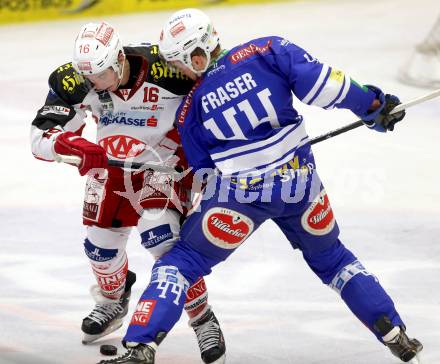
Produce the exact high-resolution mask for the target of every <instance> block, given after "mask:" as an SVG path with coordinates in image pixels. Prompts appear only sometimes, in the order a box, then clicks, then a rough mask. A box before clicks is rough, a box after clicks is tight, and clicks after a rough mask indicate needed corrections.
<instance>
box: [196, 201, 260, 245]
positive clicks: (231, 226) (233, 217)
mask: <svg viewBox="0 0 440 364" xmlns="http://www.w3.org/2000/svg"><path fill="white" fill-rule="evenodd" d="M253 230H254V223H253V221H252V220H251V219H250V218H249V217H247V216H246V215H243V214H241V213H239V212H237V211H234V210H230V209H226V208H222V207H214V208H212V209H210V210H209V211H208V212H207V213H206V214H205V216H204V217H203V233H204V234H205V236H206V238H207V239H208V240H209V241H210V242H211V243H213V244H214V245H216V246H218V247H220V248H223V249H235V248H237V247H238V246H239V245H241V244H242V243H243V242H244V241H245V240H246V238H247V237H248V236H249V235H250V234H251V233H252V231H253Z"/></svg>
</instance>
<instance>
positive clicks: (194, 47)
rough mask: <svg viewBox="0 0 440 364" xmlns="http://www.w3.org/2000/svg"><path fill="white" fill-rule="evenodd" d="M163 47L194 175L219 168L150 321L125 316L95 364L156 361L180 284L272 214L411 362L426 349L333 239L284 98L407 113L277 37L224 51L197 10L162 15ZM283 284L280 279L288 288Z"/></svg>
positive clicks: (159, 285)
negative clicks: (177, 82)
mask: <svg viewBox="0 0 440 364" xmlns="http://www.w3.org/2000/svg"><path fill="white" fill-rule="evenodd" d="M159 50H160V53H161V55H162V56H163V57H164V58H165V59H166V60H167V61H168V62H170V63H171V64H172V65H173V66H174V67H176V68H178V69H180V70H181V71H182V72H184V73H185V74H186V75H188V76H190V77H191V78H193V79H195V80H197V81H196V84H195V85H194V87H193V88H192V90H191V92H190V93H189V94H188V96H187V97H186V99H185V101H184V102H183V103H182V105H181V106H180V108H179V110H178V112H177V122H178V126H179V132H180V136H181V140H182V144H183V147H184V150H185V153H186V155H187V158H188V162H189V164H190V165H191V166H192V167H193V168H194V169H195V173H196V175H200V176H203V175H205V174H206V173H207V172H209V171H211V172H212V171H214V170H215V171H216V173H214V174H212V175H211V178H210V179H209V181H208V182H207V187H206V191H207V192H205V198H204V199H203V201H202V202H201V205H200V209H199V210H198V212H194V213H193V214H191V215H190V216H189V217H188V219H187V220H186V221H185V224H184V225H183V227H182V230H181V234H180V240H179V241H178V242H177V243H176V244H175V245H174V247H173V248H172V249H171V250H170V251H169V252H168V253H167V254H165V255H164V256H163V257H162V258H161V259H160V260H158V261H156V264H155V266H154V267H153V271H152V276H151V281H150V284H149V286H148V287H147V288H146V290H145V292H144V294H143V295H142V297H141V300H140V302H142V303H143V304H144V305H148V307H149V309H148V317H149V321H148V324H147V325H138V324H136V323H135V322H133V321H132V323H131V324H130V326H129V328H128V331H127V334H126V335H125V337H124V339H123V340H124V343H125V345H126V347H127V349H128V350H127V352H126V353H125V354H124V355H122V356H121V357H119V358H117V359H113V360H111V361H102V362H101V364H105V363H113V364H134V363H142V364H153V363H154V361H155V352H156V350H157V346H158V344H159V343H160V341H161V340H160V339H161V337H163V335H164V333H167V332H169V331H170V330H171V329H172V327H173V326H174V324H175V323H176V321H177V320H178V318H179V316H180V314H181V312H182V309H183V307H184V301H185V300H184V294H183V293H184V292H186V289H187V288H188V287H189V286H191V284H192V283H193V282H194V280H196V279H197V277H199V276H200V275H206V274H209V273H210V272H211V268H212V267H213V266H215V265H216V264H219V263H221V262H222V261H224V260H226V259H227V258H228V257H229V256H230V255H231V254H232V253H233V252H234V251H235V250H236V249H237V248H238V247H239V246H240V245H241V244H242V243H243V242H244V241H245V240H246V239H247V238H248V237H249V236H250V235H251V234H252V233H253V232H254V231H255V230H256V229H257V228H258V227H259V226H260V225H261V224H262V223H263V222H264V221H266V220H268V219H271V220H272V221H274V222H275V223H276V224H277V225H278V227H279V228H280V229H281V230H282V232H283V233H284V235H285V236H286V237H287V239H288V240H289V242H290V244H291V245H292V247H293V248H294V249H298V250H300V251H301V252H302V255H303V257H304V259H305V261H306V262H307V264H308V265H309V267H310V268H311V269H312V271H313V272H314V273H315V274H316V275H317V276H318V277H319V279H320V280H321V281H322V282H323V283H324V284H326V285H328V286H329V287H330V288H332V289H333V290H334V291H335V292H336V293H337V294H338V295H340V297H341V298H342V300H343V301H344V302H345V304H346V305H347V306H348V307H349V309H350V310H351V311H352V312H353V314H354V315H355V316H356V317H357V318H358V319H359V320H360V321H361V322H362V323H363V324H364V325H365V326H366V327H367V328H368V329H369V330H370V331H371V333H372V334H373V335H374V336H375V337H376V338H377V339H378V340H379V341H380V342H381V343H382V344H384V345H386V346H387V347H388V348H389V349H390V350H391V352H392V353H393V354H394V355H396V356H397V357H398V358H400V359H401V360H402V361H404V362H409V361H411V360H413V359H414V358H415V357H416V354H417V353H418V352H419V351H421V350H422V344H421V343H420V342H419V341H418V340H416V339H410V338H408V336H407V334H406V326H405V324H404V322H403V320H402V318H401V317H400V315H399V313H398V312H397V311H396V309H395V307H394V303H393V301H392V299H391V298H390V297H389V295H388V294H387V293H386V292H385V290H384V289H383V288H382V286H381V285H380V283H379V281H378V279H377V278H376V277H375V276H374V275H373V274H372V273H371V272H369V271H368V270H367V269H366V268H365V267H364V266H363V265H362V263H361V262H360V261H359V260H358V259H357V257H355V256H354V254H353V253H352V252H351V251H350V250H349V249H347V248H346V247H345V246H344V245H343V243H342V242H341V241H340V239H339V228H338V225H337V223H336V220H335V217H334V214H333V210H332V208H331V205H330V201H329V198H328V195H327V193H326V191H325V189H324V187H323V184H322V182H321V180H320V178H319V176H318V174H317V173H316V165H315V161H314V157H313V153H312V150H311V147H310V143H309V138H308V136H307V133H306V131H305V128H304V122H303V118H302V116H301V115H299V114H298V112H297V111H296V109H295V108H294V105H293V95H292V94H294V95H295V96H296V97H297V98H298V99H299V100H301V101H302V102H303V103H306V104H309V105H316V106H320V107H322V108H325V109H331V108H334V107H337V108H345V109H349V110H351V111H352V112H353V113H355V114H356V115H358V116H359V117H360V118H361V119H362V120H364V122H365V124H366V125H367V126H368V127H369V128H371V129H373V130H377V131H380V132H386V131H391V130H393V128H394V126H395V124H396V123H397V122H399V121H400V120H402V119H403V117H404V116H405V112H404V111H403V112H399V113H396V114H390V110H392V109H393V108H394V107H395V106H396V105H397V104H399V99H398V98H397V97H396V96H394V95H390V94H384V93H383V92H382V91H381V90H380V89H379V88H378V87H375V86H371V85H368V86H360V85H359V84H357V83H356V82H354V81H353V80H352V79H351V78H350V77H349V76H348V75H347V74H345V73H344V72H342V71H339V70H337V69H335V68H333V67H330V66H328V65H325V64H322V63H320V62H319V61H318V60H317V59H316V58H314V57H312V56H311V55H310V54H309V53H307V52H306V51H305V50H303V49H302V48H300V47H298V46H297V45H295V44H293V43H292V42H290V41H289V40H287V39H283V38H281V37H276V36H270V37H264V38H258V39H253V40H251V41H249V42H246V43H244V44H242V45H239V46H236V47H233V48H232V49H230V50H222V49H221V47H220V44H219V37H218V35H217V33H216V32H215V30H214V28H213V26H212V24H211V21H210V19H209V18H208V17H207V16H206V14H204V13H203V12H201V11H199V10H197V9H184V10H181V11H179V12H177V13H175V14H173V15H172V16H171V17H170V18H169V20H168V21H167V22H166V23H165V26H164V28H163V32H162V34H161V38H160V42H159ZM208 191H209V193H208ZM273 243H274V244H275V243H276V242H273ZM290 285H291V283H290V281H289V280H287V281H286V287H285V289H289V286H290ZM268 350H270V346H268Z"/></svg>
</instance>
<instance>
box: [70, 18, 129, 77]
mask: <svg viewBox="0 0 440 364" xmlns="http://www.w3.org/2000/svg"><path fill="white" fill-rule="evenodd" d="M119 52H122V53H124V51H123V49H122V43H121V40H120V39H119V35H118V33H116V31H115V29H114V28H113V27H112V26H111V25H110V24H107V23H105V22H102V23H88V24H86V25H84V26H83V27H82V28H81V30H80V32H79V33H78V36H77V37H76V40H75V48H74V50H73V60H72V64H73V67H74V68H75V69H76V71H77V72H78V73H80V74H81V75H93V74H97V73H100V72H102V71H104V70H106V69H107V68H109V67H112V68H113V69H114V71H115V72H116V73H117V74H118V76H119V77H121V75H122V67H121V66H120V65H119V62H118V56H119Z"/></svg>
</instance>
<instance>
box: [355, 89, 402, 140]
mask: <svg viewBox="0 0 440 364" xmlns="http://www.w3.org/2000/svg"><path fill="white" fill-rule="evenodd" d="M366 87H368V88H369V89H370V90H371V91H373V92H374V93H375V94H376V98H377V99H378V100H379V101H380V103H381V105H380V107H379V108H377V109H376V110H374V111H372V112H371V113H369V114H366V115H362V116H361V119H362V121H363V122H364V124H365V125H366V126H368V127H369V128H370V129H374V130H376V131H379V132H382V133H385V132H386V131H387V130H389V131H393V130H394V125H395V124H396V123H398V122H399V121H400V120H402V119H403V118H404V117H405V110H402V111H399V112H398V113H395V114H390V112H391V110H393V109H394V108H395V107H396V106H397V105H399V104H401V102H400V100H399V98H398V97H397V96H394V95H390V94H386V95H385V94H384V93H383V92H382V91H381V90H380V89H379V88H377V87H375V86H371V85H366Z"/></svg>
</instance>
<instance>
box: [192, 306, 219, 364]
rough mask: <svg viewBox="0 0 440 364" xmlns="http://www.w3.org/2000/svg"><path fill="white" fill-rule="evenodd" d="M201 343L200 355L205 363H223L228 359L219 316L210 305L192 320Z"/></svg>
mask: <svg viewBox="0 0 440 364" xmlns="http://www.w3.org/2000/svg"><path fill="white" fill-rule="evenodd" d="M189 324H190V326H191V327H192V328H193V329H194V332H195V333H196V335H197V341H198V343H199V348H200V355H201V357H202V360H203V362H204V363H205V364H223V363H225V360H226V345H225V339H224V337H223V333H222V330H221V329H220V325H219V323H218V321H217V318H216V317H215V315H214V312H212V310H211V307H209V306H208V309H207V311H206V312H205V313H204V314H203V315H202V316H201V317H200V318H196V319H195V320H194V319H193V320H190V322H189Z"/></svg>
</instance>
